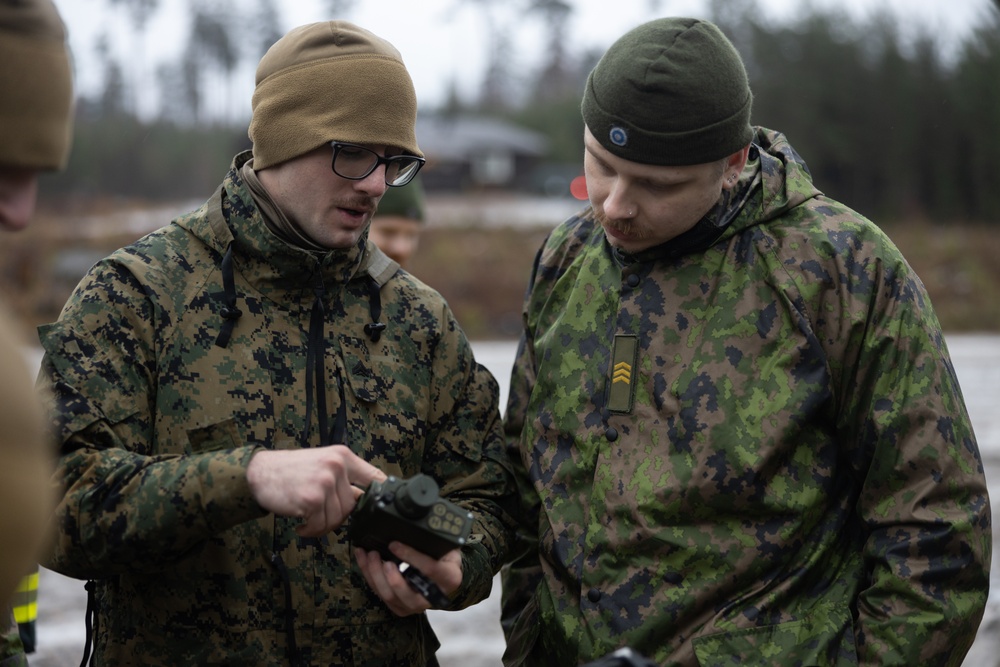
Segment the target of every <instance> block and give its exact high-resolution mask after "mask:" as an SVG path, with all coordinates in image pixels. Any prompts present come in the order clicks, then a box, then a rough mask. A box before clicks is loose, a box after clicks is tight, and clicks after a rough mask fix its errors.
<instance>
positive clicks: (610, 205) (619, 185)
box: [604, 178, 636, 220]
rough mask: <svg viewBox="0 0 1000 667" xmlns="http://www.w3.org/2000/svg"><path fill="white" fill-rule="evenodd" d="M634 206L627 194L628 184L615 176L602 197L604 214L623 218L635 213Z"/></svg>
mask: <svg viewBox="0 0 1000 667" xmlns="http://www.w3.org/2000/svg"><path fill="white" fill-rule="evenodd" d="M635 210H636V206H635V203H634V202H633V201H632V199H631V197H630V196H629V192H628V186H627V185H626V184H624V183H623V182H622V180H621V179H620V178H616V179H615V180H614V183H612V185H611V189H609V190H608V196H607V197H605V198H604V215H606V216H608V217H609V218H613V219H617V220H623V219H628V218H631V217H633V216H634V215H635Z"/></svg>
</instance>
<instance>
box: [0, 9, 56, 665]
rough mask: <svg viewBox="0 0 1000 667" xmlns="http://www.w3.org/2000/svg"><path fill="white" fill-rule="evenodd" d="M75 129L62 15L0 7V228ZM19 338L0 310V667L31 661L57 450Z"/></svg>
mask: <svg viewBox="0 0 1000 667" xmlns="http://www.w3.org/2000/svg"><path fill="white" fill-rule="evenodd" d="M72 128H73V79H72V72H71V68H70V58H69V50H68V47H67V44H66V27H65V25H64V24H63V22H62V19H61V17H60V16H59V11H58V10H57V9H56V7H55V5H53V4H52V2H50V0H0V228H2V229H4V230H8V231H16V230H20V229H24V228H25V227H26V226H27V225H28V224H29V222H30V220H31V218H32V216H33V214H34V211H35V203H36V199H37V193H38V175H39V173H40V172H42V171H49V170H54V169H62V168H63V167H65V166H66V161H67V159H68V158H69V151H70V146H71V144H72ZM22 333H23V332H20V331H18V330H17V327H16V325H15V324H14V318H13V316H12V315H11V314H10V313H9V312H8V311H7V310H6V309H4V308H0V665H4V667H14V666H15V665H26V664H27V659H26V657H25V646H24V644H23V643H22V641H21V635H20V632H19V630H18V624H17V623H16V622H15V619H14V614H13V611H14V608H13V607H12V604H15V603H16V605H17V607H16V609H17V611H18V612H23V614H24V615H23V616H22V615H21V613H19V614H18V616H19V618H21V620H22V623H24V628H25V629H29V628H30V626H29V625H28V622H29V621H32V620H33V619H34V612H35V605H34V596H35V595H36V594H37V581H38V573H37V565H36V563H37V560H36V559H37V558H38V555H39V550H40V548H41V544H42V542H43V540H44V539H45V535H44V532H45V527H46V526H47V525H48V524H49V513H50V512H51V510H52V505H53V500H54V498H53V496H52V494H51V492H50V488H49V485H48V478H49V475H50V474H51V472H52V466H53V463H54V457H53V454H54V450H53V447H52V444H51V442H50V440H49V433H48V432H47V431H46V430H45V419H44V415H43V413H42V407H41V404H40V402H39V401H38V399H37V397H36V396H35V393H34V391H33V390H32V380H31V374H30V372H29V370H28V367H27V365H26V364H25V360H24V355H23V352H22V349H23V347H24V346H25V345H26V344H28V343H27V340H26V339H25V336H23V335H21V334H22ZM33 568H35V572H34V573H32V569H33ZM19 582H20V585H19ZM15 589H17V591H16V592H15ZM21 598H25V599H23V600H22V599H21ZM22 602H24V603H25V604H21V603H22ZM31 635H32V633H28V637H29V638H31Z"/></svg>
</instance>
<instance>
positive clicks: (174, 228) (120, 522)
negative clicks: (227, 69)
mask: <svg viewBox="0 0 1000 667" xmlns="http://www.w3.org/2000/svg"><path fill="white" fill-rule="evenodd" d="M252 108H253V117H252V119H251V122H250V128H249V135H250V138H251V139H252V141H253V150H252V152H251V151H247V152H244V153H241V154H239V155H237V156H236V157H235V159H234V161H233V163H232V167H231V169H230V171H229V173H228V175H227V176H226V178H225V180H224V182H223V183H222V185H221V186H220V187H219V189H218V190H217V191H216V192H215V194H213V195H212V197H211V198H210V199H209V200H208V201H207V202H206V203H205V204H204V205H203V206H202V207H201V208H199V209H198V210H196V211H194V212H192V213H190V214H188V215H185V216H182V217H180V218H178V219H176V220H174V221H172V222H171V223H170V224H169V225H167V226H166V227H164V228H162V229H160V230H158V231H155V232H153V233H151V234H150V235H148V236H146V237H144V238H142V239H140V240H139V241H137V242H136V243H135V244H133V245H131V246H129V247H126V248H123V249H121V250H119V251H117V252H115V253H113V254H112V255H111V256H110V257H109V258H107V259H105V260H102V261H100V262H99V263H97V265H96V266H94V267H93V269H91V271H89V273H88V274H87V276H85V277H84V279H83V280H82V281H81V283H80V285H78V287H77V288H76V290H75V292H74V293H73V295H72V296H71V297H70V300H69V301H68V302H67V304H66V306H65V308H64V309H63V312H62V313H61V315H60V317H59V320H58V321H57V322H56V323H54V324H50V325H45V326H42V327H40V329H39V331H40V334H41V341H42V345H43V348H44V358H43V361H42V384H43V386H45V387H48V388H49V389H50V390H51V392H52V395H53V397H54V405H53V406H52V409H53V411H54V415H55V419H56V421H57V425H58V429H59V441H60V443H61V447H62V449H61V457H60V459H59V461H58V470H57V476H58V481H59V482H61V483H62V484H63V485H64V487H65V493H64V495H63V496H62V498H61V502H60V504H59V506H58V508H57V521H58V536H57V541H56V544H55V547H54V549H53V551H52V553H51V556H50V558H49V559H48V561H47V565H48V566H49V567H51V568H53V569H54V570H56V571H58V572H61V573H63V574H65V575H68V576H70V577H76V578H79V579H88V580H90V582H89V583H88V588H89V589H90V591H91V596H92V597H91V601H92V603H93V605H94V610H95V614H96V615H95V617H94V619H93V626H92V627H93V640H94V646H93V650H94V651H95V654H96V657H97V661H98V663H99V664H141V665H203V664H246V665H277V664H292V665H371V666H374V665H379V666H384V665H421V666H423V665H429V664H436V659H435V657H434V654H435V651H436V649H437V646H438V642H437V639H436V638H435V637H434V634H433V631H432V630H431V627H430V625H429V623H428V621H427V617H426V615H425V614H424V613H423V612H424V611H425V610H426V609H428V608H429V606H430V604H429V603H428V601H427V600H426V599H425V598H424V597H423V596H422V595H420V594H419V593H417V591H416V590H414V589H413V588H411V587H410V586H409V585H408V584H407V583H406V581H405V580H404V579H403V577H402V576H401V573H400V570H399V567H398V566H397V565H396V564H395V563H391V562H389V561H386V562H383V561H382V559H381V558H380V557H379V555H378V553H376V552H371V553H368V552H365V551H362V550H359V549H354V548H352V545H351V543H350V542H349V540H348V539H347V531H346V529H345V528H346V524H345V520H347V519H348V515H349V513H350V511H351V510H352V508H353V507H354V505H355V503H356V501H357V499H358V498H359V497H360V495H361V494H362V491H361V488H359V487H365V486H367V485H368V484H369V483H370V482H372V481H373V480H384V479H386V476H387V475H395V476H397V477H400V478H409V477H412V476H413V475H415V474H417V473H425V474H427V475H430V476H431V477H432V478H433V479H434V480H435V481H436V482H437V484H438V485H439V487H440V490H441V494H442V496H444V497H446V498H448V499H450V500H452V501H453V502H456V503H458V504H459V505H461V506H462V507H463V508H465V509H468V510H469V511H470V512H471V513H472V514H473V515H474V526H473V529H472V538H471V539H470V540H469V542H468V543H467V544H466V545H465V546H464V547H463V548H461V549H460V550H459V549H456V550H453V551H451V552H450V553H448V554H446V555H444V556H443V557H441V558H440V559H434V558H430V557H428V556H426V555H424V554H421V553H419V552H417V551H415V550H414V549H411V548H408V547H406V546H404V545H401V544H399V543H395V542H394V543H393V545H392V551H393V553H394V554H395V555H396V556H398V557H399V558H400V559H401V560H402V561H404V562H407V563H409V564H410V565H412V566H414V567H416V568H417V569H419V570H420V571H421V572H422V573H423V574H424V575H426V577H427V578H429V579H430V580H431V581H433V582H434V583H436V584H437V586H438V587H439V588H440V589H441V591H442V592H443V593H444V594H445V595H447V596H449V597H450V604H449V607H448V608H451V609H459V608H462V607H465V606H467V605H470V604H473V603H476V602H479V601H480V600H482V599H484V598H485V597H486V596H487V595H488V594H489V591H490V587H491V584H492V578H493V576H494V575H495V574H496V573H497V572H498V571H499V569H500V565H501V564H502V563H503V561H504V559H505V558H506V557H507V555H508V551H509V544H510V543H511V541H512V539H513V528H514V519H513V518H512V517H511V516H510V514H509V512H508V509H505V508H509V507H511V506H513V505H514V504H516V495H515V485H514V479H513V477H512V475H511V469H510V465H509V462H508V461H507V459H506V453H505V450H504V443H503V433H502V428H501V423H500V416H499V406H498V398H497V397H498V387H497V384H496V381H495V379H494V378H493V377H492V376H491V375H490V374H489V372H488V371H486V369H485V368H484V367H482V366H480V365H479V364H478V363H477V362H476V360H475V358H474V357H473V353H472V350H471V347H470V344H469V342H468V340H467V339H466V337H465V335H464V333H463V332H462V330H461V329H460V327H459V325H458V323H457V322H456V321H455V319H454V317H453V315H452V313H451V311H450V310H449V308H448V306H447V304H446V303H445V302H444V301H443V300H442V298H441V297H440V296H439V295H438V294H437V292H435V291H433V290H431V289H430V288H428V287H426V286H425V285H423V284H422V283H420V282H419V281H417V280H416V279H414V278H413V277H411V276H409V275H408V274H406V273H405V272H403V271H401V270H398V267H397V265H396V264H395V263H394V262H392V261H391V260H389V259H388V258H387V257H386V256H385V255H384V254H382V253H381V252H380V251H379V250H378V249H377V248H376V247H375V246H374V245H373V244H371V243H369V242H368V238H367V237H368V235H367V229H368V223H369V220H370V218H371V216H372V213H373V212H374V211H375V207H376V205H377V204H378V201H379V199H380V197H381V196H382V195H383V194H384V192H385V191H386V188H387V187H389V186H403V185H405V184H406V183H407V182H408V181H409V180H410V179H411V178H412V177H413V175H414V174H415V173H416V172H417V170H418V169H419V168H420V166H421V165H422V163H423V159H422V157H421V155H420V150H419V148H418V146H417V142H416V139H415V136H414V126H415V122H416V111H417V106H416V98H415V93H414V89H413V83H412V81H411V79H410V76H409V73H408V72H407V70H406V68H405V66H404V64H403V62H402V60H401V57H400V55H399V52H398V51H397V50H396V49H395V48H394V47H393V46H392V45H391V44H389V43H388V42H386V41H384V40H383V39H381V38H379V37H377V36H376V35H374V34H372V33H371V32H369V31H367V30H365V29H362V28H360V27H358V26H355V25H352V24H350V23H346V22H340V21H332V22H323V23H314V24H309V25H306V26H301V27H299V28H296V29H293V30H292V31H290V32H289V33H287V34H286V35H285V36H284V37H282V38H281V39H280V40H278V41H277V42H276V43H275V44H274V45H273V46H272V47H271V48H270V49H269V50H268V52H267V53H266V54H265V55H264V57H263V58H262V59H261V61H260V64H259V66H258V69H257V78H256V88H255V91H254V94H253V102H252Z"/></svg>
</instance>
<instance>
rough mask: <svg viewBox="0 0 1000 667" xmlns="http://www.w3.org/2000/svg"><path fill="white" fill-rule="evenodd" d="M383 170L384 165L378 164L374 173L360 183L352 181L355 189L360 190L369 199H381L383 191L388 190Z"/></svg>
mask: <svg viewBox="0 0 1000 667" xmlns="http://www.w3.org/2000/svg"><path fill="white" fill-rule="evenodd" d="M385 169H386V166H385V165H384V164H380V165H378V166H377V167H375V171H373V172H372V173H370V174H368V175H367V176H365V177H364V178H362V179H361V180H360V181H354V183H355V186H354V187H355V188H356V189H358V190H361V191H362V192H364V193H365V194H366V195H368V196H369V197H381V196H382V195H384V194H385V191H386V190H388V189H389V186H388V185H387V184H386V182H385Z"/></svg>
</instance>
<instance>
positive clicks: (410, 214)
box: [375, 176, 424, 222]
mask: <svg viewBox="0 0 1000 667" xmlns="http://www.w3.org/2000/svg"><path fill="white" fill-rule="evenodd" d="M386 215H394V216H397V217H400V218H409V219H410V220H416V221H417V222H423V221H424V186H423V185H421V183H420V178H419V176H418V177H417V178H414V179H413V180H412V181H410V182H409V183H407V184H406V185H404V186H402V187H398V188H386V190H385V194H384V195H382V199H380V200H379V202H378V209H377V210H376V211H375V217H376V218H378V217H381V216H386Z"/></svg>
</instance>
